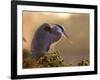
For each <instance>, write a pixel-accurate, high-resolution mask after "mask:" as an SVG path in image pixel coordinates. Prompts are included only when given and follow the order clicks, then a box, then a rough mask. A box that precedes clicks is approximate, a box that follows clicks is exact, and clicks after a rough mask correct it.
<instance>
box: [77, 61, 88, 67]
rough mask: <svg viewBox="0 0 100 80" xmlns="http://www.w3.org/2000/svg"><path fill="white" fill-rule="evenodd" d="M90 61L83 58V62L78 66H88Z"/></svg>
mask: <svg viewBox="0 0 100 80" xmlns="http://www.w3.org/2000/svg"><path fill="white" fill-rule="evenodd" d="M88 65H89V61H88V60H82V61H81V62H79V63H78V66H88Z"/></svg>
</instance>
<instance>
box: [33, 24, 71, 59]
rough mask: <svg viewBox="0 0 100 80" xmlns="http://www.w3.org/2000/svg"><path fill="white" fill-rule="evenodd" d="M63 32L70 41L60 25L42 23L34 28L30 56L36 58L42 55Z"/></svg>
mask: <svg viewBox="0 0 100 80" xmlns="http://www.w3.org/2000/svg"><path fill="white" fill-rule="evenodd" d="M63 34H64V35H65V36H66V38H67V39H68V40H69V42H70V43H71V41H70V38H69V36H68V35H67V34H66V33H65V31H64V28H63V26H62V25H59V24H49V23H43V24H42V25H41V26H40V27H39V28H38V29H37V30H36V32H35V34H34V36H33V38H32V43H31V53H32V58H34V59H35V60H38V59H39V58H40V57H42V56H43V55H45V54H47V52H48V51H49V49H50V46H51V45H52V44H54V43H55V42H58V41H59V40H60V39H61V37H62V35H63Z"/></svg>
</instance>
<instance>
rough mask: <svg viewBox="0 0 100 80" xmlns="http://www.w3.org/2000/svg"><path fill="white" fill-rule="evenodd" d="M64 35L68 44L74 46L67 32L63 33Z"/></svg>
mask: <svg viewBox="0 0 100 80" xmlns="http://www.w3.org/2000/svg"><path fill="white" fill-rule="evenodd" d="M63 34H64V36H65V37H66V39H67V40H68V42H69V43H70V44H72V41H71V39H70V37H69V36H68V35H67V34H66V33H65V32H63Z"/></svg>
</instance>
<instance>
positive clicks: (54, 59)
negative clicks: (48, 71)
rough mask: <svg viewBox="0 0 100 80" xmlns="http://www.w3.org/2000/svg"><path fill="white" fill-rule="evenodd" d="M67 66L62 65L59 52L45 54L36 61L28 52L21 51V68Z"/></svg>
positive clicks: (62, 61) (62, 60)
mask: <svg viewBox="0 0 100 80" xmlns="http://www.w3.org/2000/svg"><path fill="white" fill-rule="evenodd" d="M61 66H67V65H65V64H64V59H63V58H62V57H61V56H60V53H59V52H52V53H47V54H45V55H44V56H42V57H40V59H39V60H38V61H35V60H34V59H32V58H31V54H30V53H29V51H28V50H26V49H24V50H23V68H40V67H61Z"/></svg>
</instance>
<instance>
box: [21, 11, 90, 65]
mask: <svg viewBox="0 0 100 80" xmlns="http://www.w3.org/2000/svg"><path fill="white" fill-rule="evenodd" d="M45 22H48V23H50V24H61V25H63V26H64V28H65V32H66V33H67V34H68V35H69V37H70V38H71V40H72V42H73V44H70V43H69V42H68V41H67V40H66V39H65V38H64V37H62V38H61V40H60V41H59V42H58V43H57V44H56V45H55V46H52V49H51V50H50V51H57V50H58V51H60V52H61V53H62V56H63V58H64V60H65V62H66V63H69V64H73V65H76V64H77V63H78V62H79V61H80V60H83V59H87V60H89V14H78V13H53V12H31V11H23V37H25V38H26V40H27V42H23V47H24V48H27V49H28V50H30V46H31V41H32V38H33V37H34V33H35V31H36V29H37V28H38V27H39V26H40V25H41V24H43V23H45Z"/></svg>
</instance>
